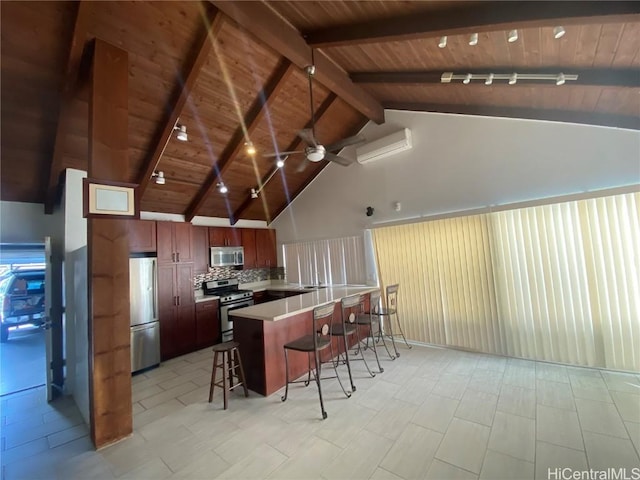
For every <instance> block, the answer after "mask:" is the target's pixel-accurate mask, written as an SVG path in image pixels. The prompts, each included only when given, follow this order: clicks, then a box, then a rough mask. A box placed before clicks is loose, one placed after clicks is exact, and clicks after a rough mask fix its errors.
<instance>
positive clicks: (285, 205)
mask: <svg viewBox="0 0 640 480" xmlns="http://www.w3.org/2000/svg"><path fill="white" fill-rule="evenodd" d="M367 123H368V120H364V121H363V122H361V123H360V124H358V126H357V127H356V128H354V129H353V130H352V131H351V132H350V134H349V135H348V136H351V135H357V134H358V133H359V132H360V131H361V130H362V129H363V128H364V126H365V125H366V124H367ZM322 163H323V164H324V165H323V166H322V168H320V169H318V170H316V172H315V174H314V175H310V176H309V177H308V178H307V179H306V180H305V181H304V183H303V184H302V185H300V186H299V187H298V188H297V189H296V191H295V192H293V194H292V195H291V199H290V200H288V201H286V202H284V204H282V205H281V206H280V208H278V210H276V212H275V214H274V215H273V218H272V219H270V220H269V221H267V224H269V223H271V222H272V221H273V220H275V219H276V218H278V215H280V214H281V213H282V212H284V210H285V209H286V208H287V207H288V206H289V205H290V204H291V202H292V201H293V200H294V199H295V198H296V197H297V196H298V195H300V194H301V193H302V191H303V190H304V189H305V188H307V187H308V186H309V184H310V183H311V182H312V181H313V180H314V179H315V178H316V177H317V176H318V174H319V173H320V172H321V171H322V170H324V169H325V168H327V166H328V165H329V164H330V163H331V162H322ZM343 168H349V167H343Z"/></svg>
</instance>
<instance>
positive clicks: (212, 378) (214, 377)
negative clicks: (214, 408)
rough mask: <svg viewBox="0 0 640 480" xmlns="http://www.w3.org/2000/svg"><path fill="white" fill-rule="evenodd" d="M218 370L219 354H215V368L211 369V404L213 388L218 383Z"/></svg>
mask: <svg viewBox="0 0 640 480" xmlns="http://www.w3.org/2000/svg"><path fill="white" fill-rule="evenodd" d="M217 370H218V352H214V353H213V367H212V369H211V387H209V403H211V402H212V401H213V387H214V386H215V382H216V371H217Z"/></svg>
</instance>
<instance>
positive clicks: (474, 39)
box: [469, 33, 478, 47]
mask: <svg viewBox="0 0 640 480" xmlns="http://www.w3.org/2000/svg"><path fill="white" fill-rule="evenodd" d="M477 44H478V34H477V33H472V34H471V36H470V37H469V45H471V46H472V47H473V46H475V45H477Z"/></svg>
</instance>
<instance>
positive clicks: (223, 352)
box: [209, 341, 249, 410]
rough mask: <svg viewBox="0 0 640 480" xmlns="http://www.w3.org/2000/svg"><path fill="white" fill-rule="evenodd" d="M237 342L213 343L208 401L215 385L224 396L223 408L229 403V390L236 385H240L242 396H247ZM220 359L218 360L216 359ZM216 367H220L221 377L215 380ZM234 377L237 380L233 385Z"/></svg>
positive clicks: (210, 399)
mask: <svg viewBox="0 0 640 480" xmlns="http://www.w3.org/2000/svg"><path fill="white" fill-rule="evenodd" d="M239 346H240V344H239V343H238V342H234V341H231V342H224V343H219V344H217V345H214V346H213V348H212V350H213V352H214V354H213V370H212V372H211V386H210V387H209V403H211V402H212V401H213V390H214V388H215V387H220V388H222V394H223V398H224V409H225V410H226V409H227V406H228V404H229V392H230V391H231V390H233V389H234V388H236V387H239V386H241V385H242V388H243V389H244V396H245V397H248V396H249V391H248V390H247V385H246V383H245V377H244V369H243V368H242V360H241V359H240V352H239V350H238V347H239ZM218 360H220V361H218ZM218 369H222V378H221V379H220V380H218V381H216V373H217V372H218ZM234 379H235V380H236V381H237V382H236V383H235V385H234Z"/></svg>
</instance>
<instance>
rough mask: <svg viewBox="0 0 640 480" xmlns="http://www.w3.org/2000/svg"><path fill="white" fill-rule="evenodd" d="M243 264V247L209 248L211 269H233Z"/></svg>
mask: <svg viewBox="0 0 640 480" xmlns="http://www.w3.org/2000/svg"><path fill="white" fill-rule="evenodd" d="M243 264H244V248H243V247H211V266H212V267H233V266H236V265H243Z"/></svg>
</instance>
